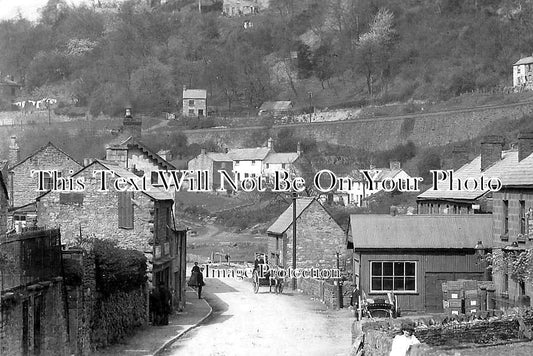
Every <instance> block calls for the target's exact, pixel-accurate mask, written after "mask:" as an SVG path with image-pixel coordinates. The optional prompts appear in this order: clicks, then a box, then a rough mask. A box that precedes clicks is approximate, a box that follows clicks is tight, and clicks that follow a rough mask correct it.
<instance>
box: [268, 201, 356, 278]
mask: <svg viewBox="0 0 533 356" xmlns="http://www.w3.org/2000/svg"><path fill="white" fill-rule="evenodd" d="M293 203H294V202H293ZM292 226H293V206H292V204H291V206H289V207H288V208H287V210H285V211H284V212H283V213H282V214H281V215H280V216H279V217H278V218H277V219H276V221H275V222H274V223H273V224H272V225H271V226H270V227H269V228H268V230H267V234H268V258H269V260H270V261H271V263H273V264H277V265H279V266H283V267H284V268H288V267H292V251H293V249H292V246H293V228H292ZM346 246H347V241H346V233H345V231H344V230H343V228H342V227H341V226H340V225H339V224H338V223H337V222H336V221H335V219H334V218H333V217H332V216H331V215H330V213H329V212H328V211H327V210H326V209H325V208H324V207H323V206H322V204H320V202H319V201H318V200H316V199H314V198H298V199H296V267H297V268H315V267H318V268H323V269H326V268H329V269H331V268H336V267H337V253H339V261H340V266H341V267H344V266H346V265H347V264H349V263H350V260H351V254H349V253H348V250H347V249H346Z"/></svg>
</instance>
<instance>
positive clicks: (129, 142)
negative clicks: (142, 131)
mask: <svg viewBox="0 0 533 356" xmlns="http://www.w3.org/2000/svg"><path fill="white" fill-rule="evenodd" d="M108 147H117V148H120V147H121V148H124V149H127V148H130V147H135V148H138V149H139V150H141V151H142V152H144V153H146V155H147V156H148V157H150V158H152V159H153V160H154V161H156V162H157V163H158V164H160V165H162V166H163V167H164V168H165V169H176V167H174V165H173V164H172V163H170V162H168V161H167V160H165V159H163V158H162V157H161V156H160V155H158V154H157V153H155V152H154V151H153V150H152V149H150V148H148V147H147V146H146V145H144V143H142V142H141V141H139V140H136V139H134V138H133V136H130V137H128V138H127V139H126V140H121V141H116V142H111V143H109V144H108Z"/></svg>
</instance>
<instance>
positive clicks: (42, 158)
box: [7, 136, 82, 232]
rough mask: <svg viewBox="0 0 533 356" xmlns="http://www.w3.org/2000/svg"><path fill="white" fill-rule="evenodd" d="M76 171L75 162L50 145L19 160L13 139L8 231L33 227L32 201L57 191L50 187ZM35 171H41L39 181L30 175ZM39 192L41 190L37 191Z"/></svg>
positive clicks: (9, 169) (36, 177) (76, 163)
mask: <svg viewBox="0 0 533 356" xmlns="http://www.w3.org/2000/svg"><path fill="white" fill-rule="evenodd" d="M80 168H82V165H81V164H80V163H78V161H76V160H75V159H74V158H73V157H72V156H70V155H69V154H68V153H66V152H64V151H63V150H61V149H60V148H58V147H57V146H55V145H54V144H53V143H51V142H48V143H47V144H46V145H44V146H43V147H41V148H39V149H38V150H37V151H35V152H33V153H32V154H30V155H29V156H28V157H26V158H24V159H23V160H20V159H19V146H18V144H17V141H16V137H15V136H12V137H11V142H10V145H9V168H8V177H7V189H8V192H9V197H10V209H9V220H8V226H9V228H10V229H11V228H14V229H16V230H17V231H19V232H20V231H21V229H23V228H25V227H26V226H27V224H30V225H32V224H34V220H35V217H36V210H35V204H34V203H35V199H36V198H37V197H38V196H39V195H41V194H43V192H45V191H46V190H49V189H54V188H55V189H57V188H58V186H56V187H54V183H57V181H58V180H59V179H60V178H68V177H70V176H71V175H72V174H73V173H74V172H76V171H78V170H79V169H80ZM36 170H41V171H44V172H43V173H42V179H39V176H38V174H35V173H34V174H32V171H36ZM40 180H41V182H40ZM39 185H42V186H41V187H39ZM39 188H43V190H41V191H39Z"/></svg>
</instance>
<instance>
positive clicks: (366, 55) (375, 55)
mask: <svg viewBox="0 0 533 356" xmlns="http://www.w3.org/2000/svg"><path fill="white" fill-rule="evenodd" d="M393 21H394V15H393V14H392V12H390V11H389V10H387V9H380V10H379V11H378V13H377V14H376V15H375V16H374V20H373V22H372V24H371V25H370V29H369V31H368V32H366V33H364V34H363V35H361V37H359V40H358V42H357V45H356V68H357V70H358V71H360V72H362V73H363V74H364V75H365V77H366V85H367V89H368V94H370V96H373V95H374V82H375V80H376V75H377V74H378V73H379V72H380V70H382V72H381V74H382V76H383V70H386V69H387V68H388V65H389V60H390V58H391V56H392V48H393V46H394V41H395V31H394V29H393Z"/></svg>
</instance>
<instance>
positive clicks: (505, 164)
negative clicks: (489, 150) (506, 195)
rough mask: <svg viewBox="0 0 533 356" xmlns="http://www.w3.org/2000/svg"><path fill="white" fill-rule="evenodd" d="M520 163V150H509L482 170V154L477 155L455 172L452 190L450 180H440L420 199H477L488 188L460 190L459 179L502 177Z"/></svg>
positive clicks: (421, 195)
mask: <svg viewBox="0 0 533 356" xmlns="http://www.w3.org/2000/svg"><path fill="white" fill-rule="evenodd" d="M517 163H518V151H516V150H509V151H504V152H503V153H502V159H501V160H499V161H498V162H496V163H494V164H493V165H492V166H490V167H489V168H487V169H486V170H484V171H483V172H482V171H481V156H477V157H476V158H474V159H473V160H472V161H471V162H470V163H467V164H465V165H464V166H462V167H461V168H459V169H458V170H457V171H455V172H453V178H454V184H453V186H452V187H453V190H450V189H449V188H450V187H449V183H448V182H439V183H438V184H437V190H433V188H430V189H428V190H426V191H425V192H424V193H422V194H420V195H419V196H418V197H417V198H418V199H426V200H435V199H442V200H475V199H478V198H480V197H482V196H483V195H485V194H486V193H487V192H488V189H485V190H481V189H479V190H474V191H467V190H458V188H459V187H458V185H457V179H461V180H462V181H464V180H465V179H466V178H470V177H471V178H476V179H478V178H479V177H481V176H482V175H483V176H484V177H485V178H487V179H488V178H491V177H494V178H500V179H501V177H503V176H504V175H505V174H506V173H507V172H508V171H509V170H510V169H512V168H513V167H514V166H516V165H517Z"/></svg>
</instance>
